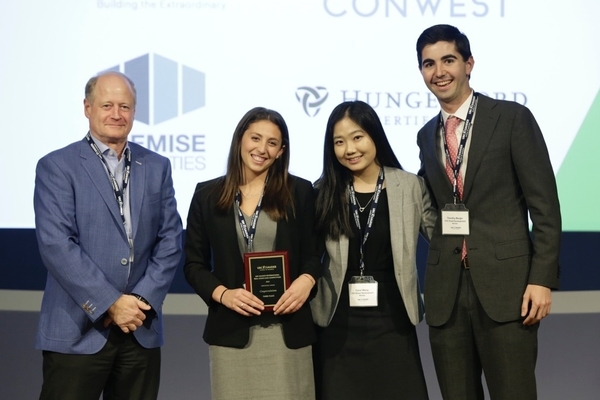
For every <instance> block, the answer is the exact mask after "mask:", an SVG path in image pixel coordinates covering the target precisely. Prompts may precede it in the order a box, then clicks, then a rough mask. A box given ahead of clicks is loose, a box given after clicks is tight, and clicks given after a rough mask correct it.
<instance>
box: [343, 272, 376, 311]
mask: <svg viewBox="0 0 600 400" xmlns="http://www.w3.org/2000/svg"><path fill="white" fill-rule="evenodd" d="M377 289H378V287H377V281H376V280H375V279H373V277H372V276H353V277H352V278H350V282H348V292H349V293H350V307H377Z"/></svg>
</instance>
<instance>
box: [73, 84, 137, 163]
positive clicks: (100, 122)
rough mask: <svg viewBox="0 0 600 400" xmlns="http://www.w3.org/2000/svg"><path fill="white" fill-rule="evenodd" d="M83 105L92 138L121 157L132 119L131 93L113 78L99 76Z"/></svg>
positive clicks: (133, 105) (127, 86)
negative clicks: (112, 149)
mask: <svg viewBox="0 0 600 400" xmlns="http://www.w3.org/2000/svg"><path fill="white" fill-rule="evenodd" d="M83 104H84V112H85V116H86V117H87V118H88V120H89V124H90V132H91V133H92V135H94V137H96V138H97V139H98V140H100V141H101V142H102V143H104V144H106V145H107V146H109V147H111V148H115V149H117V152H118V153H120V152H119V151H118V149H119V148H120V149H122V148H123V147H124V146H125V144H126V142H127V135H129V132H130V131H131V127H132V126H133V119H134V116H135V98H134V93H133V90H132V88H131V86H130V85H129V83H128V82H127V80H126V79H125V78H123V77H122V76H119V75H116V74H106V75H102V76H100V77H99V78H98V80H97V82H96V85H95V87H94V90H93V92H92V93H91V95H90V96H89V97H88V98H86V99H85V100H84V101H83Z"/></svg>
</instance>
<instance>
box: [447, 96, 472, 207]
mask: <svg viewBox="0 0 600 400" xmlns="http://www.w3.org/2000/svg"><path fill="white" fill-rule="evenodd" d="M476 108H477V93H473V97H471V104H469V111H468V112H467V118H466V119H465V125H464V126H463V131H462V136H461V138H460V144H459V145H458V154H457V155H456V164H455V165H452V164H453V163H452V158H451V157H450V150H449V149H448V143H447V142H446V128H445V127H444V122H443V118H442V113H441V112H440V126H441V128H442V138H443V139H444V152H445V153H446V162H447V163H450V165H451V166H452V172H453V175H454V179H453V180H452V192H453V193H454V204H456V202H457V201H460V200H461V197H460V194H459V193H458V185H457V182H458V174H459V173H460V166H461V165H462V162H463V156H464V153H465V147H466V145H467V137H468V136H469V129H470V128H471V124H472V122H473V114H474V113H475V109H476Z"/></svg>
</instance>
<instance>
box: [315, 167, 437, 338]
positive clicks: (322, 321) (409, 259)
mask: <svg viewBox="0 0 600 400" xmlns="http://www.w3.org/2000/svg"><path fill="white" fill-rule="evenodd" d="M384 172H385V184H386V192H387V198H388V202H389V207H390V236H391V241H392V254H393V258H394V271H395V274H396V281H397V282H398V288H399V289H400V294H401V295H402V299H403V300H404V304H405V306H406V311H407V312H408V316H409V317H410V320H411V322H412V323H413V324H414V325H416V324H418V323H419V321H421V319H422V318H423V301H422V298H421V292H420V289H419V279H418V275H417V268H416V266H417V261H416V251H417V241H418V238H419V232H421V233H423V235H425V236H426V237H427V238H429V237H431V233H432V231H433V226H434V224H435V219H436V212H435V210H434V209H433V208H432V206H431V201H430V198H429V194H428V192H427V188H426V186H425V183H424V181H423V180H422V179H421V178H420V177H418V176H415V175H413V174H410V173H408V172H405V171H401V170H399V169H395V168H384ZM326 247H327V256H326V257H325V265H324V270H323V276H322V277H321V279H319V280H318V282H317V285H318V291H317V295H316V297H315V298H314V299H313V300H312V301H311V308H312V312H313V318H314V321H315V323H316V324H317V325H319V326H322V327H325V326H327V325H329V322H330V321H331V319H332V318H333V315H334V313H335V310H336V308H337V304H338V301H339V299H340V294H341V292H342V285H345V284H347V282H344V278H345V276H346V270H347V268H348V238H347V237H342V238H340V240H329V239H328V240H327V241H326Z"/></svg>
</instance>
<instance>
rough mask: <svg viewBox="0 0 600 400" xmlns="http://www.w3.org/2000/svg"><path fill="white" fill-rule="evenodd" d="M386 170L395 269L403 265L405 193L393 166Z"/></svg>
mask: <svg viewBox="0 0 600 400" xmlns="http://www.w3.org/2000/svg"><path fill="white" fill-rule="evenodd" d="M384 171H385V182H386V189H387V190H386V192H387V199H388V204H389V212H390V217H389V218H390V237H391V242H392V254H393V258H394V269H396V266H400V265H402V258H403V252H402V243H404V239H403V236H404V228H405V221H404V218H403V215H402V209H403V208H404V193H403V191H402V181H401V179H400V176H399V175H398V173H397V171H396V170H394V169H391V168H384ZM396 272H398V271H396Z"/></svg>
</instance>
